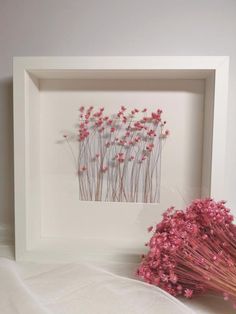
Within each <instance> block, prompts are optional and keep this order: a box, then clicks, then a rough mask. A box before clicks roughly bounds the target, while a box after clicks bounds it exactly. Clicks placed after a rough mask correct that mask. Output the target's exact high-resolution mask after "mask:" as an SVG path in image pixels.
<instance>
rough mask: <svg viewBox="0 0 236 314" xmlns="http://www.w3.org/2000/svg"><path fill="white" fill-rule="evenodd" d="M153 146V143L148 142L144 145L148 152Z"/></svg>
mask: <svg viewBox="0 0 236 314" xmlns="http://www.w3.org/2000/svg"><path fill="white" fill-rule="evenodd" d="M153 147H154V144H153V143H149V144H148V145H147V146H146V150H147V151H149V152H151V151H152V149H153Z"/></svg>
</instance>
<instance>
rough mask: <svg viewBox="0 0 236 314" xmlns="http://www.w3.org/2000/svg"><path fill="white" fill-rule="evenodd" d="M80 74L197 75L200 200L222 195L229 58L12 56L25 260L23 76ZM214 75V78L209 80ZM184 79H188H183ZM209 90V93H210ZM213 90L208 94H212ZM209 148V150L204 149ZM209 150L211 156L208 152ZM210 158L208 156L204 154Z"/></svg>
mask: <svg viewBox="0 0 236 314" xmlns="http://www.w3.org/2000/svg"><path fill="white" fill-rule="evenodd" d="M74 70H77V71H78V70H81V71H84V70H85V71H88V70H91V71H96V70H102V71H103V70H104V71H106V70H110V71H117V70H118V71H119V72H120V71H122V73H125V71H130V70H132V71H133V70H134V71H136V70H138V71H153V70H155V71H158V70H159V71H163V73H164V72H165V71H172V72H173V73H176V75H177V77H178V73H180V72H182V73H184V71H185V72H186V73H188V72H189V73H192V74H193V73H194V72H196V73H197V72H199V71H200V72H201V71H203V73H205V74H204V75H205V77H204V75H203V77H202V78H205V79H206V95H205V98H206V103H212V104H213V106H209V108H206V109H205V110H206V111H205V116H206V117H205V123H204V124H205V127H206V125H207V127H208V129H209V128H210V129H211V131H210V132H208V134H207V135H206V136H205V138H204V146H203V155H204V157H203V158H207V159H208V161H207V160H206V161H205V162H204V161H203V165H204V169H203V183H202V195H203V196H204V195H209V196H212V197H214V198H216V199H221V198H222V196H224V195H225V192H224V179H225V147H226V131H227V94H228V70H229V57H225V56H216V57H215V56H214V57H212V56H206V57H204V56H196V57H195V56H186V57H184V56H166V57H164V56H158V57H157V56H154V57H152V56H150V57H138V56H134V57H131V56H129V57H110V56H109V57H16V58H14V70H13V77H14V81H13V82H14V154H15V155H14V156H15V157H14V168H15V174H14V176H15V253H16V254H15V256H16V259H24V256H25V254H26V253H27V251H28V247H27V241H28V239H29V237H30V234H28V231H27V230H28V228H27V206H28V193H27V191H28V172H29V169H28V161H29V160H28V158H29V156H28V147H27V138H28V126H29V121H28V120H29V119H28V108H27V88H26V76H27V75H28V73H36V75H39V76H40V75H41V74H42V73H47V72H48V73H53V72H54V73H56V72H58V71H59V72H60V73H63V72H65V73H67V74H68V73H69V75H71V74H70V73H73V71H74ZM212 74H213V75H212ZM187 76H188V74H187ZM209 91H211V92H209ZM212 91H213V93H212ZM209 147H210V148H209ZM209 149H210V152H209ZM209 153H210V154H211V156H209V155H208V154H209Z"/></svg>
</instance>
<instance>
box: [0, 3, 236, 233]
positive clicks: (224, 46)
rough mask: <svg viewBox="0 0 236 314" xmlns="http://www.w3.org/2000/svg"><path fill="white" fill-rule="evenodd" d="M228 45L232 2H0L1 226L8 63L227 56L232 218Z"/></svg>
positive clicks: (6, 202) (235, 204)
mask: <svg viewBox="0 0 236 314" xmlns="http://www.w3.org/2000/svg"><path fill="white" fill-rule="evenodd" d="M235 38H236V1H235V0H162V1H161V0H145V1H144V0H142V1H141V0H97V1H96V0H0V224H1V225H2V226H3V227H4V226H5V227H8V226H10V228H11V229H13V221H14V216H13V201H14V194H13V132H12V125H13V117H12V57H13V56H44V55H48V56H51V55H52V56H53V55H57V56H63V55H65V56H70V55H71V56H72V55H75V56H77V55H84V56H87V55H229V56H230V57H231V60H230V81H229V111H228V135H227V163H226V164H227V168H226V174H225V175H226V191H227V195H226V198H227V199H228V201H229V203H228V204H229V205H230V206H231V207H232V209H233V210H234V213H236V193H235V190H236V123H235V117H236V101H235V100H236V40H235ZM0 236H1V228H0Z"/></svg>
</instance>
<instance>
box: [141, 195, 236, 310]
mask: <svg viewBox="0 0 236 314" xmlns="http://www.w3.org/2000/svg"><path fill="white" fill-rule="evenodd" d="M232 222H233V216H232V215H231V214H230V210H229V209H228V208H226V206H225V202H224V201H220V202H215V201H214V200H213V199H204V200H201V199H199V200H195V201H193V202H192V203H191V204H190V205H189V206H188V207H187V208H186V209H185V210H176V211H175V210H174V208H173V207H171V208H169V209H167V211H166V212H165V213H164V214H163V219H162V221H161V222H160V223H159V224H157V226H156V228H155V229H154V234H153V236H152V237H151V239H150V241H149V243H147V246H149V251H148V253H147V255H145V256H143V260H142V262H141V264H140V266H139V268H138V270H137V275H138V276H139V277H140V278H141V279H142V280H144V281H146V282H148V283H150V284H154V285H156V286H159V287H160V288H162V289H164V290H165V291H167V292H169V293H170V294H172V295H174V296H185V297H187V298H191V297H192V296H195V295H201V294H204V293H214V294H217V295H222V296H223V298H224V299H225V300H230V301H231V302H232V303H233V306H234V307H236V226H235V225H234V224H233V223H232ZM152 230H153V227H150V228H149V231H150V232H152Z"/></svg>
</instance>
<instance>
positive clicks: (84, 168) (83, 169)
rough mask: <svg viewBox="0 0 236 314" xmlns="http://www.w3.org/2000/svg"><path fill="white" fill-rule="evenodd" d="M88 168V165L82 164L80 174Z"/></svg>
mask: <svg viewBox="0 0 236 314" xmlns="http://www.w3.org/2000/svg"><path fill="white" fill-rule="evenodd" d="M86 170H87V167H86V166H84V165H83V166H81V167H80V169H79V174H81V173H83V172H85V171H86Z"/></svg>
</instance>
